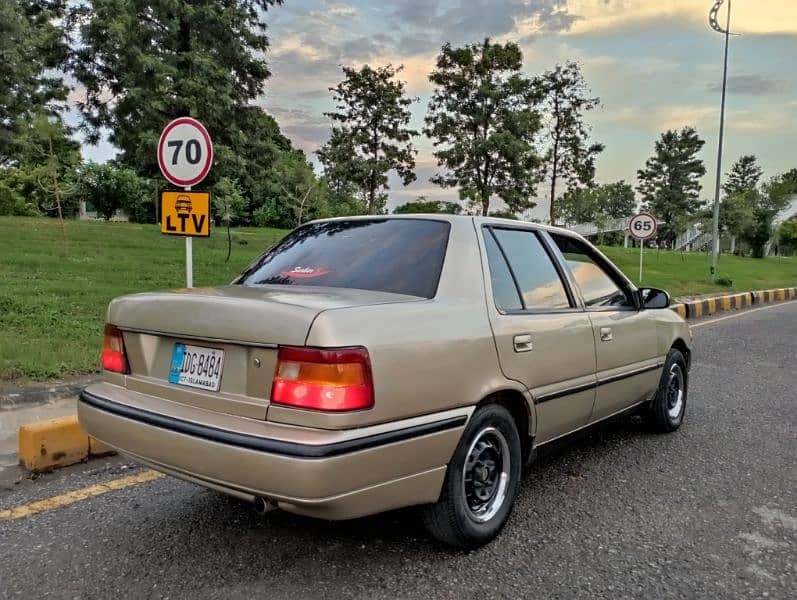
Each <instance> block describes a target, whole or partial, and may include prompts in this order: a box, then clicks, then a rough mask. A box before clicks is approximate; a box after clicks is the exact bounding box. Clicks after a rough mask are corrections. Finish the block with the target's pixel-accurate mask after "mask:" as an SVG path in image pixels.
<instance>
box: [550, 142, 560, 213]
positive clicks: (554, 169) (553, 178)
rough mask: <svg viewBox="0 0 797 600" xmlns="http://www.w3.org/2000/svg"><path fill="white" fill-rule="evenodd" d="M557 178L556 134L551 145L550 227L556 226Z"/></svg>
mask: <svg viewBox="0 0 797 600" xmlns="http://www.w3.org/2000/svg"><path fill="white" fill-rule="evenodd" d="M557 177H559V136H558V134H557V136H556V139H555V141H554V143H553V167H552V169H551V208H550V213H549V216H550V221H551V225H556V217H557V215H556V178H557Z"/></svg>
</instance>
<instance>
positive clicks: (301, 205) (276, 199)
mask: <svg viewBox="0 0 797 600" xmlns="http://www.w3.org/2000/svg"><path fill="white" fill-rule="evenodd" d="M326 192H327V190H326V186H325V185H323V184H322V182H321V181H319V179H318V178H317V177H316V175H315V172H314V171H313V167H312V166H311V165H310V164H309V163H308V162H307V159H306V158H305V155H304V152H302V151H301V150H294V151H293V152H290V153H287V152H286V153H284V154H282V155H281V156H280V157H279V158H278V159H277V161H276V162H275V163H274V165H273V167H272V169H271V171H270V173H269V175H268V178H267V179H266V181H265V183H264V185H263V189H262V194H261V197H260V208H258V209H257V210H256V211H255V222H256V223H257V224H258V225H261V226H270V227H281V228H290V229H292V228H294V227H296V226H297V225H301V224H302V223H304V222H305V221H309V220H311V219H315V218H318V217H320V216H324V215H323V214H320V212H321V211H322V208H323V207H324V206H325V205H326Z"/></svg>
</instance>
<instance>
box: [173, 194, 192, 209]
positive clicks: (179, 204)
mask: <svg viewBox="0 0 797 600" xmlns="http://www.w3.org/2000/svg"><path fill="white" fill-rule="evenodd" d="M174 209H175V210H176V211H177V212H178V213H190V212H191V198H190V197H188V196H186V195H180V196H177V200H176V201H175V203H174Z"/></svg>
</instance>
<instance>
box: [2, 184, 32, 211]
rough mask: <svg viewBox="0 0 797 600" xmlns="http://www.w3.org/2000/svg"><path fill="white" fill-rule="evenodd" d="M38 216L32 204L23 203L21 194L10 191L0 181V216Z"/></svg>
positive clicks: (6, 185)
mask: <svg viewBox="0 0 797 600" xmlns="http://www.w3.org/2000/svg"><path fill="white" fill-rule="evenodd" d="M39 214H40V213H39V211H38V209H37V208H36V206H35V205H34V204H31V203H30V202H25V198H24V197H23V196H22V194H19V193H18V192H16V191H15V190H13V189H11V188H10V187H9V186H8V184H6V182H5V181H0V215H11V216H17V217H35V216H38V215H39Z"/></svg>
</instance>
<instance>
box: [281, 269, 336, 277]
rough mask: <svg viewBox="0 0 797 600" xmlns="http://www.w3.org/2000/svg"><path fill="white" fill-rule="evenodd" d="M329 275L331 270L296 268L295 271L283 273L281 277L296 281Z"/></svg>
mask: <svg viewBox="0 0 797 600" xmlns="http://www.w3.org/2000/svg"><path fill="white" fill-rule="evenodd" d="M327 273H329V269H327V268H325V267H294V268H293V270H291V271H283V272H282V273H280V275H282V276H283V277H292V278H294V279H310V278H311V277H321V276H322V275H326V274H327Z"/></svg>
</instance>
